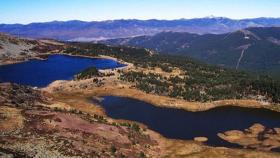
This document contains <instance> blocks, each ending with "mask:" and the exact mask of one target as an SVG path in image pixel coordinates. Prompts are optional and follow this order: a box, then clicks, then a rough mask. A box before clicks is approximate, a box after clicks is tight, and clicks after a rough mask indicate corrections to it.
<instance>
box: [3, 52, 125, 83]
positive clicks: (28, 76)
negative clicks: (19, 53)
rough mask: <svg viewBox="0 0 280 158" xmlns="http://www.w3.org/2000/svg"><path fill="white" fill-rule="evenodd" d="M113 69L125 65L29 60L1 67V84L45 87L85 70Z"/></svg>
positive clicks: (77, 59) (101, 61)
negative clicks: (91, 68) (10, 83)
mask: <svg viewBox="0 0 280 158" xmlns="http://www.w3.org/2000/svg"><path fill="white" fill-rule="evenodd" d="M91 66H94V67H96V68H97V69H111V68H118V67H123V66H125V65H123V64H120V63H118V62H117V61H115V60H111V59H101V58H85V57H76V56H75V57H74V56H67V55H50V56H49V57H48V59H47V60H29V61H26V62H22V63H17V64H11V65H3V66H0V82H13V83H18V84H22V85H30V86H36V87H44V86H47V85H48V84H50V83H51V82H53V81H55V80H70V79H73V77H74V75H76V74H78V73H79V72H81V71H83V70H84V69H86V68H88V67H91Z"/></svg>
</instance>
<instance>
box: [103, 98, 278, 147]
mask: <svg viewBox="0 0 280 158" xmlns="http://www.w3.org/2000/svg"><path fill="white" fill-rule="evenodd" d="M100 105H101V106H102V107H103V108H104V109H105V111H106V114H107V115H108V116H109V117H112V118H115V119H125V120H131V121H137V122H140V123H143V124H145V125H147V126H148V127H149V128H150V129H152V130H154V131H157V132H158V133H160V134H162V135H163V136H165V137H167V138H175V139H185V140H192V139H193V138H194V137H200V136H204V137H207V138H208V139H209V140H208V142H207V144H208V145H212V146H226V147H239V146H238V145H235V144H231V143H228V142H226V141H224V140H222V139H220V138H219V137H218V136H217V133H219V132H225V131H228V130H234V129H236V130H244V129H245V128H248V127H250V126H251V125H253V124H254V123H261V124H262V125H264V126H266V127H268V128H274V127H280V115H279V113H277V112H273V111H270V110H266V109H250V108H241V107H229V106H227V107H219V108H215V109H211V110H208V111H204V112H188V111H185V110H180V109H172V108H162V107H156V106H153V105H151V104H149V103H145V102H142V101H139V100H135V99H130V98H123V97H114V96H105V97H104V99H103V100H102V101H100Z"/></svg>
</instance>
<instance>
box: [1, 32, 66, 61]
mask: <svg viewBox="0 0 280 158" xmlns="http://www.w3.org/2000/svg"><path fill="white" fill-rule="evenodd" d="M62 48H64V44H63V43H59V42H56V41H53V40H32V39H23V38H17V37H14V36H10V35H7V34H3V33H0V65H2V64H7V63H15V62H19V61H25V60H28V59H31V58H35V57H38V56H39V55H44V54H46V53H50V52H59V50H61V49H62Z"/></svg>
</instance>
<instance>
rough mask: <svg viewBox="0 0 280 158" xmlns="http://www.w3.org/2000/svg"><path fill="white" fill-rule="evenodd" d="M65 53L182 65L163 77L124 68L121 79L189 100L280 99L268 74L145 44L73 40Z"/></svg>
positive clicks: (167, 67)
mask: <svg viewBox="0 0 280 158" xmlns="http://www.w3.org/2000/svg"><path fill="white" fill-rule="evenodd" d="M71 45H72V46H71V47H69V48H68V49H67V50H65V51H64V53H67V54H72V55H87V56H97V55H109V56H113V57H116V58H118V59H120V60H123V61H126V62H130V63H133V64H134V65H135V66H137V67H141V68H149V69H153V68H156V67H159V68H161V69H162V70H163V71H165V72H171V71H173V70H174V69H176V68H177V69H180V70H181V71H182V73H181V74H180V75H175V76H171V77H168V78H167V77H164V76H161V75H158V74H155V73H144V72H141V71H133V70H132V71H129V72H126V71H123V72H121V76H120V79H121V80H124V81H127V82H132V83H135V84H136V87H137V88H138V89H141V90H143V91H145V92H147V93H155V94H159V95H168V96H170V97H176V98H183V99H185V100H189V101H203V102H204V101H212V100H221V99H242V98H243V99H245V98H253V99H257V98H258V97H261V98H262V100H267V101H270V102H276V103H278V102H280V100H279V99H280V82H279V80H275V79H272V78H270V77H269V76H258V75H254V74H248V73H245V72H241V71H235V70H228V69H225V68H220V67H216V66H211V65H206V64H203V63H200V62H198V61H194V60H193V59H190V58H187V57H179V56H170V55H162V54H157V53H154V52H152V51H150V50H147V49H143V48H133V47H125V46H116V47H111V46H106V45H102V44H90V43H72V44H71Z"/></svg>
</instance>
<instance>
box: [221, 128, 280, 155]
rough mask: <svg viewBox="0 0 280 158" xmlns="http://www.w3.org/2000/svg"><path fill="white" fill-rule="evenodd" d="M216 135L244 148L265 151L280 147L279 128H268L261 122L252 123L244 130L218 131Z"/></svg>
mask: <svg viewBox="0 0 280 158" xmlns="http://www.w3.org/2000/svg"><path fill="white" fill-rule="evenodd" d="M218 136H219V137H220V138H222V139H224V140H226V141H228V142H231V143H235V144H239V145H241V146H243V147H245V148H252V149H259V150H265V151H269V150H271V149H275V148H280V128H275V129H268V128H266V127H264V126H263V125H261V124H254V125H252V126H251V127H250V128H248V129H245V130H244V131H239V130H231V131H226V132H224V133H219V134H218Z"/></svg>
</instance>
